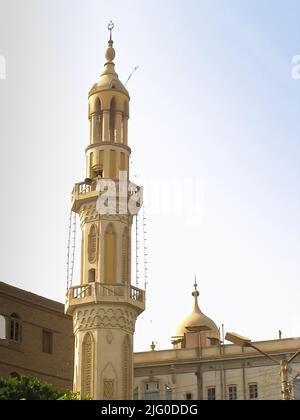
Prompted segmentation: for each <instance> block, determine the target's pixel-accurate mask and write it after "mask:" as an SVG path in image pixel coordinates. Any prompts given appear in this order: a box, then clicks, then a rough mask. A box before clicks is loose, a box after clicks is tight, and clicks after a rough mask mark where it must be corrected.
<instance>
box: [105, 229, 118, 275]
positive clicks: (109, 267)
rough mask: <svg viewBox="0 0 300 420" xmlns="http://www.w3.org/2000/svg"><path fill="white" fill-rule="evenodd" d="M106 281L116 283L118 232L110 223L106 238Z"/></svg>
mask: <svg viewBox="0 0 300 420" xmlns="http://www.w3.org/2000/svg"><path fill="white" fill-rule="evenodd" d="M104 241H105V242H104V249H105V253H104V261H105V283H116V232H115V230H114V226H113V224H112V223H110V224H109V225H108V226H107V229H106V232H105V239H104Z"/></svg>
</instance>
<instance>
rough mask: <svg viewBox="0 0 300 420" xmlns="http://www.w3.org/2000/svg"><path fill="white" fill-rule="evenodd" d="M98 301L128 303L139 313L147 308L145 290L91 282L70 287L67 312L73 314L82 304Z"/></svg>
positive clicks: (67, 297)
mask: <svg viewBox="0 0 300 420" xmlns="http://www.w3.org/2000/svg"><path fill="white" fill-rule="evenodd" d="M97 303H100V304H101V303H109V304H120V303H121V304H127V305H130V306H133V307H135V309H136V310H137V312H138V314H140V313H142V312H143V311H144V310H145V291H144V290H142V289H139V288H137V287H134V286H129V287H128V286H125V285H124V284H104V283H90V284H85V285H81V286H74V287H70V288H69V290H68V292H67V296H66V305H65V312H66V314H68V315H72V314H73V312H74V309H75V308H76V307H78V306H80V305H89V304H97Z"/></svg>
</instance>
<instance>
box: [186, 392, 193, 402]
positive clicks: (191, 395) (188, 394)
mask: <svg viewBox="0 0 300 420" xmlns="http://www.w3.org/2000/svg"><path fill="white" fill-rule="evenodd" d="M185 399H186V400H192V399H193V394H191V393H190V392H188V393H187V394H185Z"/></svg>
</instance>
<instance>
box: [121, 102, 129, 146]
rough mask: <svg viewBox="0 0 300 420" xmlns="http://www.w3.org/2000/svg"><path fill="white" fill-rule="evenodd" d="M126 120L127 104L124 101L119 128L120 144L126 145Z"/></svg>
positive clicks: (127, 114)
mask: <svg viewBox="0 0 300 420" xmlns="http://www.w3.org/2000/svg"><path fill="white" fill-rule="evenodd" d="M128 118H129V104H128V101H127V100H126V101H125V102H124V110H123V115H122V126H121V143H122V144H127V136H128Z"/></svg>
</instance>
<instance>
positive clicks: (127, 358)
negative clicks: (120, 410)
mask: <svg viewBox="0 0 300 420" xmlns="http://www.w3.org/2000/svg"><path fill="white" fill-rule="evenodd" d="M130 352H131V346H130V339H129V336H128V334H127V335H126V337H125V338H124V342H123V351H122V354H123V390H122V391H123V400H129V399H130V398H131V396H130V393H131V387H132V384H131V376H132V372H131V370H132V367H131V355H130Z"/></svg>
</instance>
